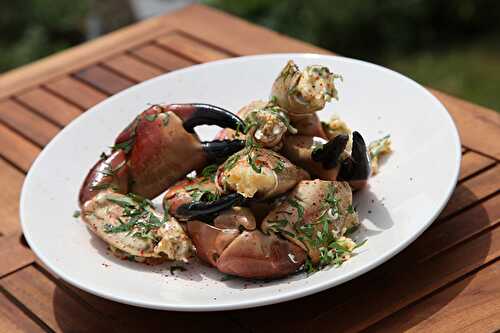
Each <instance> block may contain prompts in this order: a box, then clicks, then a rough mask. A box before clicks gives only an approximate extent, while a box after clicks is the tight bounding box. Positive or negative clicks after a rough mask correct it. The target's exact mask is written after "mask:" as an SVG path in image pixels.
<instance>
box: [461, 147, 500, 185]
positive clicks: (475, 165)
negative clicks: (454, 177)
mask: <svg viewBox="0 0 500 333" xmlns="http://www.w3.org/2000/svg"><path fill="white" fill-rule="evenodd" d="M493 164H495V161H494V160H492V159H491V158H488V157H486V156H483V155H479V154H477V153H474V152H472V151H469V152H467V153H465V154H464V155H463V157H462V164H461V165H460V176H459V177H458V180H459V181H461V180H463V179H464V178H467V177H469V176H470V175H473V174H475V173H476V172H478V171H481V170H483V169H485V168H487V167H490V166H492V165H493Z"/></svg>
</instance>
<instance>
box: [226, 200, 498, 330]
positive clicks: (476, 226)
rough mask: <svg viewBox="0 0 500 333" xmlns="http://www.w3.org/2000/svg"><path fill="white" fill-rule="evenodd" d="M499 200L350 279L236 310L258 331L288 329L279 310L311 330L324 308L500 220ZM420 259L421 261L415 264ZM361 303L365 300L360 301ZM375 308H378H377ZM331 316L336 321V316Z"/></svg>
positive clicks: (383, 282) (467, 213)
mask: <svg viewBox="0 0 500 333" xmlns="http://www.w3.org/2000/svg"><path fill="white" fill-rule="evenodd" d="M499 200H500V197H495V198H492V199H489V200H487V201H486V202H484V203H483V204H482V205H478V206H475V207H474V208H472V209H470V210H466V211H464V212H462V213H461V214H459V215H457V216H455V217H453V218H452V219H449V220H447V221H444V222H443V224H446V227H445V226H443V227H438V228H437V229H435V228H431V229H429V230H427V231H426V232H425V233H424V234H423V235H422V236H420V237H419V238H418V239H417V240H416V241H415V242H414V243H413V244H411V245H410V246H409V247H408V248H407V249H406V250H404V251H403V252H402V253H400V254H398V255H397V256H396V257H395V258H393V259H391V260H390V261H389V262H387V263H385V264H383V265H382V266H380V267H378V268H376V269H374V270H372V271H370V272H369V273H367V274H364V275H362V276H361V277H358V278H356V279H354V280H352V281H350V282H348V283H345V284H342V285H340V286H337V287H335V288H332V289H329V290H326V291H323V292H321V293H319V294H316V295H313V296H309V297H305V298H302V299H299V300H295V301H292V302H287V303H283V304H277V305H273V306H271V307H263V308H258V309H252V310H244V311H236V312H235V314H236V316H237V318H238V319H239V320H240V321H241V322H245V319H246V318H249V317H252V318H255V319H254V320H253V321H252V324H251V325H250V326H251V327H253V328H254V329H255V331H273V330H281V329H285V327H284V326H283V325H284V324H283V320H281V318H280V317H279V316H277V315H276V314H277V313H287V315H288V317H287V322H288V323H289V324H288V326H287V327H289V328H292V327H293V329H294V330H296V331H301V330H306V331H310V329H309V328H307V327H306V326H304V325H306V323H307V322H310V321H313V320H314V318H315V317H316V316H318V315H319V314H320V313H321V312H323V311H325V309H328V308H331V307H334V306H337V305H338V306H339V307H340V304H342V303H345V302H346V301H347V300H349V299H350V298H352V297H353V295H357V294H359V293H364V292H365V291H366V290H370V289H373V288H375V289H376V288H379V287H380V286H385V285H386V282H387V283H393V281H392V280H390V279H396V278H397V277H398V276H399V275H400V274H401V273H403V272H407V271H408V270H409V269H410V268H411V267H412V266H418V267H422V269H424V270H425V269H426V268H425V267H426V266H425V263H423V264H421V263H420V262H421V261H424V259H427V260H430V259H431V258H433V257H435V256H439V255H441V254H440V253H441V252H443V250H445V249H449V248H451V247H452V246H453V245H455V244H457V243H458V242H461V241H464V240H465V239H469V238H471V237H473V236H475V235H477V234H478V233H480V232H481V231H484V230H486V229H487V228H491V227H492V226H494V225H496V224H498V223H499V222H500V221H498V218H499V216H500V211H499V209H498V207H499V205H498V203H499ZM434 229H435V231H434ZM409 263H411V264H409ZM417 263H418V265H416V264H417ZM450 268H451V267H450ZM437 278H439V276H437ZM408 283H409V282H408ZM390 295H392V297H394V298H397V297H399V295H400V294H398V293H395V294H392V293H391V294H390ZM379 297H382V298H383V299H386V298H388V296H385V295H384V296H379ZM359 304H364V303H363V302H360V303H359ZM359 304H358V305H359ZM304 309H307V311H304ZM373 311H374V312H376V310H373ZM343 315H345V316H348V317H349V316H350V317H351V318H353V320H354V319H356V318H358V316H357V315H355V316H353V315H350V314H348V313H344V314H343ZM332 318H333V319H332V323H333V322H334V321H335V320H334V319H335V317H332Z"/></svg>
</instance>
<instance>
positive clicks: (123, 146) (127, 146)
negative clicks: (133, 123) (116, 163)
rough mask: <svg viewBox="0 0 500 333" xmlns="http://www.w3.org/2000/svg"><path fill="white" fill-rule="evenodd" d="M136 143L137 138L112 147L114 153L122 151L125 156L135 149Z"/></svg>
mask: <svg viewBox="0 0 500 333" xmlns="http://www.w3.org/2000/svg"><path fill="white" fill-rule="evenodd" d="M134 143H135V137H132V138H131V139H128V140H126V141H123V142H120V143H117V144H115V145H113V146H111V149H112V150H113V151H116V150H118V149H122V150H123V152H124V153H125V154H128V153H129V152H130V151H131V150H132V148H133V147H134Z"/></svg>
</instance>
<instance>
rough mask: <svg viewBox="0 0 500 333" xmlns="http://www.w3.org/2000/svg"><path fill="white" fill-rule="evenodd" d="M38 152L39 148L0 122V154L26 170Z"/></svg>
mask: <svg viewBox="0 0 500 333" xmlns="http://www.w3.org/2000/svg"><path fill="white" fill-rule="evenodd" d="M39 153H40V148H38V147H37V146H35V145H34V144H33V143H31V142H30V141H28V140H26V139H25V138H23V137H22V136H21V135H19V134H18V133H16V132H14V131H13V130H11V129H10V128H8V127H7V126H5V125H3V124H1V123H0V156H2V157H3V158H5V159H6V160H8V161H9V162H10V163H12V164H14V165H15V166H16V167H17V168H19V169H20V170H23V171H24V172H28V169H29V168H30V166H31V163H33V161H34V160H35V158H36V157H37V155H38V154H39Z"/></svg>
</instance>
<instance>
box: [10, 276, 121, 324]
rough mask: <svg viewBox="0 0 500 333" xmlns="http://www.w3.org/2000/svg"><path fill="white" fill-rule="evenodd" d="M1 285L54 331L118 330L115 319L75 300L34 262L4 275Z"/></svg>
mask: <svg viewBox="0 0 500 333" xmlns="http://www.w3.org/2000/svg"><path fill="white" fill-rule="evenodd" d="M0 285H1V286H2V287H3V288H5V290H7V292H8V293H9V294H11V295H12V296H13V297H15V298H16V299H17V300H18V301H19V302H21V303H22V304H23V305H24V306H26V307H27V308H28V309H29V310H30V311H31V312H32V313H33V314H35V315H36V316H37V317H38V318H40V319H41V320H42V321H43V322H44V323H45V324H47V325H48V326H49V327H50V328H51V329H53V330H55V331H63V332H66V331H72V332H74V331H80V332H97V331H100V332H103V331H104V330H106V331H108V330H109V332H113V331H115V330H114V329H113V325H112V323H110V322H107V321H106V320H105V319H104V318H103V317H102V316H99V314H98V313H95V312H93V311H91V310H89V309H88V308H87V307H85V306H84V305H82V304H81V303H79V302H78V301H76V300H75V299H74V298H73V297H72V296H71V295H69V294H68V293H67V291H66V290H64V289H61V288H60V287H58V286H57V285H56V284H55V283H54V282H53V281H52V280H50V279H49V278H47V277H46V276H45V275H44V274H42V273H41V272H39V271H38V270H37V269H36V268H34V267H33V266H28V267H26V268H24V269H22V270H20V271H17V272H15V273H13V274H11V275H9V276H7V277H5V278H3V279H2V280H0Z"/></svg>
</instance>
